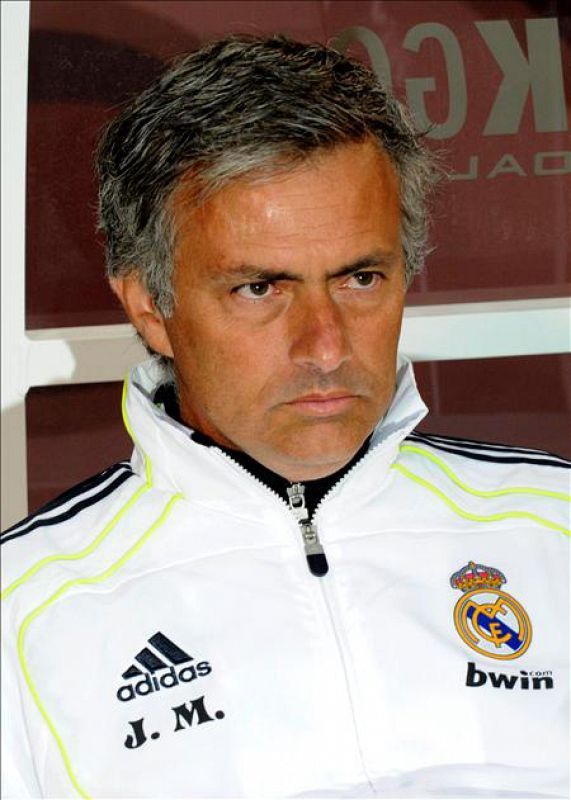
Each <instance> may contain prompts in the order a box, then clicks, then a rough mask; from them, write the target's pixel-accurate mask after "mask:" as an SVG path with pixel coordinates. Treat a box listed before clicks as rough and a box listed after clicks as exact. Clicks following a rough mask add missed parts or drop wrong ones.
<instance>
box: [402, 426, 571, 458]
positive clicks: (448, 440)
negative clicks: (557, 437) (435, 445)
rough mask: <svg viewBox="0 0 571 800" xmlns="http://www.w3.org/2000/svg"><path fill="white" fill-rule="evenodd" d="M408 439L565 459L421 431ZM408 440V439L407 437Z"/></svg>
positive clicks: (529, 449)
mask: <svg viewBox="0 0 571 800" xmlns="http://www.w3.org/2000/svg"><path fill="white" fill-rule="evenodd" d="M410 437H416V438H418V439H425V440H426V441H428V442H433V441H435V442H440V443H441V444H450V445H453V446H455V447H469V448H471V449H473V450H505V451H508V452H510V453H529V454H530V455H538V456H545V455H550V456H553V457H554V458H561V460H562V461H566V460H567V459H565V458H563V457H562V456H559V455H557V454H556V453H548V452H547V451H545V450H537V449H536V448H532V447H516V446H515V445H509V444H499V443H498V442H483V441H481V440H477V439H465V438H460V437H459V436H442V435H440V434H436V433H424V432H421V431H412V433H411V434H410ZM407 438H408V437H407Z"/></svg>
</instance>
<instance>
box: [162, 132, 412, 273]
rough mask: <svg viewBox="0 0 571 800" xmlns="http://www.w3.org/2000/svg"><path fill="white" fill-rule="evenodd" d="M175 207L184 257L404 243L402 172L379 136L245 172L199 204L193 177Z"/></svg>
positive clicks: (183, 189)
mask: <svg viewBox="0 0 571 800" xmlns="http://www.w3.org/2000/svg"><path fill="white" fill-rule="evenodd" d="M173 212H174V214H175V218H176V230H177V255H178V256H179V257H180V256H182V257H183V258H185V259H186V258H187V257H188V256H190V255H191V254H192V252H194V253H195V254H196V253H197V249H198V250H200V249H201V248H202V249H204V248H205V247H206V248H209V249H211V250H213V251H216V252H217V258H220V257H221V256H224V255H225V254H229V255H233V254H234V251H236V250H240V249H244V248H247V249H253V250H264V249H271V250H272V251H273V252H274V254H277V253H278V252H279V251H283V253H284V255H288V253H289V256H290V257H293V256H294V255H296V254H295V250H296V248H297V249H301V250H303V251H306V252H307V251H308V250H311V249H312V248H317V249H318V248H320V247H321V248H324V249H325V250H327V249H331V248H333V247H335V248H337V249H343V244H344V243H345V244H346V246H347V248H349V249H351V248H354V247H355V246H356V245H357V243H358V241H359V240H360V239H363V240H364V242H363V245H364V244H365V242H366V243H368V244H370V246H371V247H380V246H381V245H382V246H383V247H385V248H386V247H389V248H390V247H395V248H398V246H399V236H400V231H399V223H400V209H399V189H398V178H397V175H396V171H395V169H394V166H393V165H392V163H391V161H390V160H389V158H388V156H387V155H386V154H385V153H384V152H382V151H381V150H380V149H379V147H378V146H377V145H376V143H373V142H363V143H356V144H349V145H343V146H339V147H336V148H334V149H332V150H327V151H318V152H316V153H314V154H313V156H312V158H308V159H306V160H305V161H304V162H303V163H302V164H299V165H297V166H295V167H294V168H290V169H289V170H288V171H284V170H279V171H278V172H277V173H276V172H274V173H273V174H271V173H269V172H268V171H266V173H265V174H249V175H245V176H241V177H240V178H238V179H236V180H234V181H232V182H230V183H228V185H226V186H225V187H224V188H222V189H221V190H219V191H218V192H216V193H215V194H214V195H212V196H211V197H209V198H208V199H207V200H205V201H203V202H202V203H200V204H199V205H197V204H196V188H195V187H193V186H192V182H191V181H186V182H185V183H183V184H182V185H181V187H180V190H179V192H178V193H177V194H176V196H175V197H174V200H173ZM375 239H378V240H379V241H374V240H375ZM380 240H382V241H380ZM347 255H349V253H347Z"/></svg>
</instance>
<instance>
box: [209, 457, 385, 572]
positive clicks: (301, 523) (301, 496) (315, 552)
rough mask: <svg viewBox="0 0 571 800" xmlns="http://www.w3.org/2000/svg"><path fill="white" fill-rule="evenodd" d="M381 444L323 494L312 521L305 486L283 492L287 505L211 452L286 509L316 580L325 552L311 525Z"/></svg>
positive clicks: (323, 569)
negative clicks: (291, 516)
mask: <svg viewBox="0 0 571 800" xmlns="http://www.w3.org/2000/svg"><path fill="white" fill-rule="evenodd" d="M382 443H383V442H377V444H375V445H373V447H371V448H370V449H369V450H368V451H367V452H366V453H365V454H364V456H363V457H362V458H361V459H359V461H357V463H356V464H353V466H352V467H351V469H350V470H348V471H347V472H346V473H345V474H344V475H343V477H342V478H340V479H339V480H338V481H337V483H335V484H334V485H333V486H332V487H331V488H330V489H329V491H328V492H326V493H325V494H324V495H323V497H322V498H321V500H320V501H319V503H318V504H317V507H316V509H315V512H314V514H313V518H312V519H309V518H308V512H307V507H306V505H305V486H304V485H303V483H293V484H292V485H291V486H290V487H288V489H287V494H288V503H286V502H285V500H284V499H283V498H282V497H280V495H279V494H278V493H277V492H275V491H274V490H273V489H271V488H270V487H269V486H267V484H265V483H264V482H263V481H261V480H260V479H259V478H258V477H257V476H256V475H254V474H252V473H251V472H250V471H249V470H248V469H246V468H245V467H243V466H242V465H241V464H239V463H238V462H237V461H235V460H234V459H233V458H232V456H230V455H228V454H227V453H225V452H224V451H223V450H219V449H218V448H217V447H215V448H213V449H214V451H215V452H216V453H218V454H219V455H221V456H222V458H224V459H226V460H227V461H230V462H231V463H232V464H233V466H234V467H237V468H238V469H239V470H240V471H241V472H243V473H244V474H246V475H248V477H249V478H250V479H251V480H253V481H255V482H256V483H257V484H258V485H259V486H262V487H263V488H264V489H265V490H266V491H267V492H269V493H270V494H271V495H273V496H274V497H276V498H277V499H278V500H279V502H280V503H281V504H282V505H285V506H286V508H289V510H290V511H291V512H292V514H293V516H294V517H295V520H296V522H297V524H298V527H299V529H300V532H301V537H302V541H303V549H304V551H305V557H306V560H307V565H308V567H309V571H310V572H311V574H312V575H315V576H316V577H318V578H322V577H323V576H324V575H327V573H328V572H329V563H328V561H327V556H326V555H325V550H324V549H323V545H322V544H321V541H320V539H319V534H318V532H317V525H316V524H315V518H316V516H317V514H318V512H319V510H320V509H321V506H322V505H323V503H324V502H325V501H326V500H327V498H328V497H329V496H330V495H331V494H332V493H333V492H334V491H335V489H337V487H338V486H339V485H340V484H341V483H343V481H345V480H346V479H347V478H348V477H349V475H351V473H352V472H353V471H354V470H355V469H356V468H357V467H358V466H359V465H360V464H362V463H363V461H364V460H365V459H366V458H369V456H371V455H372V454H373V453H374V451H375V450H376V449H377V448H378V447H379V446H380V445H381V444H382Z"/></svg>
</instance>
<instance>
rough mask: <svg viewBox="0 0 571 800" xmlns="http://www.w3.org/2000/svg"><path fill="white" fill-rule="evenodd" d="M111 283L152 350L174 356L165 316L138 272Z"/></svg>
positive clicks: (133, 322)
mask: <svg viewBox="0 0 571 800" xmlns="http://www.w3.org/2000/svg"><path fill="white" fill-rule="evenodd" d="M110 283H111V288H112V289H113V291H114V292H115V294H116V295H117V297H118V298H119V300H120V301H121V305H122V306H123V308H124V309H125V311H126V313H127V316H128V317H129V319H130V321H131V323H132V324H133V325H134V327H135V328H136V329H137V332H138V333H139V335H140V336H141V337H142V338H143V339H144V341H145V342H146V344H148V346H149V347H150V348H151V350H154V352H155V353H160V354H161V355H163V356H168V357H170V358H173V351H172V347H171V343H170V339H169V336H168V333H167V329H166V326H165V321H164V317H163V315H162V314H161V312H160V311H159V310H158V308H157V307H156V306H155V302H154V300H153V298H152V297H151V295H150V294H149V292H148V290H147V288H146V287H145V285H144V284H143V282H142V281H141V280H140V278H139V277H138V276H137V274H136V273H135V272H131V273H129V274H128V275H125V276H123V277H119V278H111V280H110Z"/></svg>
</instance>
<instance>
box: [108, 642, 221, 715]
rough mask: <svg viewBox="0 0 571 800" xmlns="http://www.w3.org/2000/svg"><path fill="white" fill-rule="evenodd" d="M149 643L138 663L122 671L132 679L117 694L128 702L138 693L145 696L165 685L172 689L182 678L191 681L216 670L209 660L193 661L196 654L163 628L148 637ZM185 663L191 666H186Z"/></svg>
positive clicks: (126, 677)
mask: <svg viewBox="0 0 571 800" xmlns="http://www.w3.org/2000/svg"><path fill="white" fill-rule="evenodd" d="M147 643H148V644H149V645H150V647H143V649H142V650H140V651H139V652H138V653H137V655H136V656H135V658H134V661H136V662H137V664H132V665H131V666H130V667H128V669H126V670H125V672H123V673H122V675H121V677H122V678H123V679H124V680H126V681H130V682H129V683H125V684H123V685H122V686H120V687H119V689H118V690H117V698H118V699H119V700H121V701H122V702H124V703H125V702H127V701H129V700H133V699H134V698H135V696H136V695H140V696H145V695H147V694H151V693H152V692H159V691H160V690H161V689H171V688H172V687H173V686H178V684H179V683H181V682H182V683H190V681H194V680H196V678H197V677H199V676H200V677H204V676H205V675H209V674H210V673H211V672H212V667H211V666H210V664H209V663H208V661H201V662H199V663H198V664H191V663H190V662H193V661H195V659H194V657H193V656H191V655H189V654H188V653H187V652H186V651H185V650H183V649H182V648H181V647H179V646H178V645H177V644H175V643H174V642H173V641H171V640H170V639H169V638H168V636H165V635H164V633H161V632H160V631H157V633H155V634H153V636H151V637H150V638H149V639H147ZM159 654H160V655H159ZM161 656H162V657H161ZM183 664H187V665H188V666H184V667H183V666H182V665H183ZM141 667H142V668H143V669H141Z"/></svg>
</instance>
